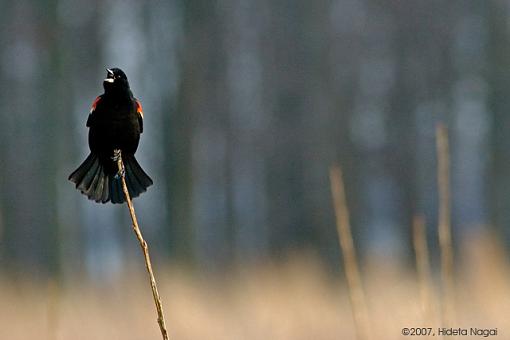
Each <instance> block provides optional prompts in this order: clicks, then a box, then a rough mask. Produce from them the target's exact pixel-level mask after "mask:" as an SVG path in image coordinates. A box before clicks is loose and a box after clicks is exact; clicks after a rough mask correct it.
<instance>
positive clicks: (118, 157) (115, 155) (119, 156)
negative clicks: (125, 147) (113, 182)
mask: <svg viewBox="0 0 510 340" xmlns="http://www.w3.org/2000/svg"><path fill="white" fill-rule="evenodd" d="M112 160H113V161H114V162H118V161H119V160H121V164H122V168H120V169H119V171H118V172H117V174H116V175H115V179H119V178H122V177H124V176H126V169H125V168H124V163H123V162H122V152H121V150H120V149H115V150H113V157H112Z"/></svg>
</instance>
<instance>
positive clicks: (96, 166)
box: [69, 153, 109, 203]
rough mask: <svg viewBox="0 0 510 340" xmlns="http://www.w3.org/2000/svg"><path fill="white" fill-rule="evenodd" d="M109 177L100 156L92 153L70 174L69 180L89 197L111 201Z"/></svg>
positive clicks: (101, 200)
mask: <svg viewBox="0 0 510 340" xmlns="http://www.w3.org/2000/svg"><path fill="white" fill-rule="evenodd" d="M108 177H109V175H108V174H107V173H106V171H105V168H104V166H103V164H102V163H101V161H100V159H99V157H98V156H97V155H96V154H93V153H91V154H90V155H89V156H88V157H87V158H86V159H85V161H83V163H82V164H81V165H80V166H79V167H78V169H76V170H75V171H74V172H73V173H72V174H71V175H70V176H69V180H70V181H71V182H73V183H75V184H76V189H78V190H80V191H81V193H82V194H84V195H86V196H87V197H88V198H89V199H91V200H94V201H96V202H102V203H106V202H108V201H109V190H108V189H109V188H108V185H107V184H108Z"/></svg>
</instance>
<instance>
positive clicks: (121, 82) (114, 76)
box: [103, 68, 129, 91]
mask: <svg viewBox="0 0 510 340" xmlns="http://www.w3.org/2000/svg"><path fill="white" fill-rule="evenodd" d="M106 72H107V73H106V78H105V80H104V81H103V87H104V89H105V91H108V90H113V89H119V90H120V89H129V83H128V79H127V77H126V74H125V73H124V72H123V71H122V70H121V69H120V68H107V69H106Z"/></svg>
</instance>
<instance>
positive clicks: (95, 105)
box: [87, 96, 102, 127]
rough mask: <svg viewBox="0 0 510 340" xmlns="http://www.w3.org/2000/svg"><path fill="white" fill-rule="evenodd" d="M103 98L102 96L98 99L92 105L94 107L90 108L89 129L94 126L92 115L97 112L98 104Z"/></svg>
mask: <svg viewBox="0 0 510 340" xmlns="http://www.w3.org/2000/svg"><path fill="white" fill-rule="evenodd" d="M101 98H102V96H99V97H97V98H96V99H94V102H93V103H92V107H91V108H90V113H89V117H88V118H87V127H90V126H91V125H92V118H93V116H92V114H93V113H94V111H95V110H96V107H97V104H98V103H99V101H100V100H101Z"/></svg>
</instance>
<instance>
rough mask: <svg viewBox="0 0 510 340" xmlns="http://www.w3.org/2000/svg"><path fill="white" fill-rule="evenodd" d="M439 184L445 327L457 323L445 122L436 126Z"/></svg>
mask: <svg viewBox="0 0 510 340" xmlns="http://www.w3.org/2000/svg"><path fill="white" fill-rule="evenodd" d="M436 144H437V145H436V146H437V185H438V191H439V223H438V233H439V247H440V249H441V277H442V288H443V297H442V299H441V301H442V312H443V313H442V314H443V327H451V326H452V325H454V324H455V303H454V296H453V295H454V277H453V276H454V273H453V247H452V234H451V220H450V214H451V212H450V211H451V210H450V147H449V144H448V130H447V129H446V127H445V126H444V125H443V124H438V125H437V127H436Z"/></svg>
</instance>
